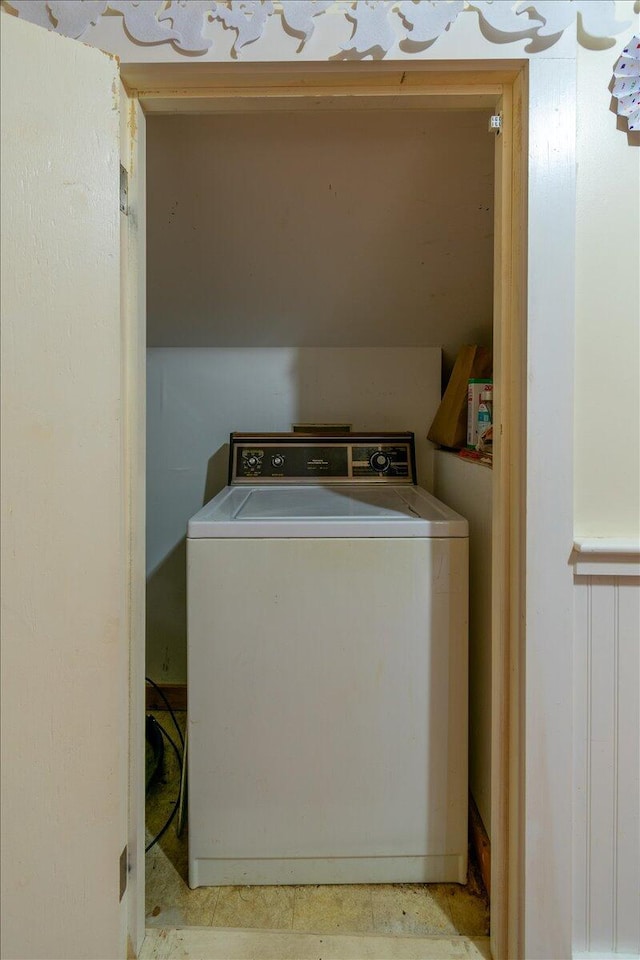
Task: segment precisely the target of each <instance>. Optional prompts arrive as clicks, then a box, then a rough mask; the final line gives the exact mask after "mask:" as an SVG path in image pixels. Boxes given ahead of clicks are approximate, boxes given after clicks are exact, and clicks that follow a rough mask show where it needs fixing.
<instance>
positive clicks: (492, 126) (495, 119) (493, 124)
mask: <svg viewBox="0 0 640 960" xmlns="http://www.w3.org/2000/svg"><path fill="white" fill-rule="evenodd" d="M501 130H502V114H501V113H494V114H493V116H491V117H489V133H496V134H498V133H500V131H501Z"/></svg>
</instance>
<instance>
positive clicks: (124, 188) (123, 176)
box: [120, 164, 129, 217]
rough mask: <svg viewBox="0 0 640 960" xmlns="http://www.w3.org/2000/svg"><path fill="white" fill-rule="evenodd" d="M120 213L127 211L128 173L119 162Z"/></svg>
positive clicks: (126, 212) (125, 213)
mask: <svg viewBox="0 0 640 960" xmlns="http://www.w3.org/2000/svg"><path fill="white" fill-rule="evenodd" d="M120 213H124V215H125V217H126V216H127V214H128V213H129V173H128V171H127V170H125V168H124V167H123V166H122V164H120Z"/></svg>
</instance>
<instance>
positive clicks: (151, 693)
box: [146, 683, 187, 710]
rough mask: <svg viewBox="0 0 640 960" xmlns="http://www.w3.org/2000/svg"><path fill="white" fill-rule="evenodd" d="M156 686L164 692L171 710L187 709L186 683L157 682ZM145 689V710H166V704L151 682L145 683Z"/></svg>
mask: <svg viewBox="0 0 640 960" xmlns="http://www.w3.org/2000/svg"><path fill="white" fill-rule="evenodd" d="M158 687H159V688H160V690H162V692H163V693H164V695H165V697H166V698H167V700H168V701H169V706H170V707H171V709H172V710H186V709H187V685H186V683H159V684H158ZM146 689H147V694H146V696H147V710H166V709H167V705H166V703H165V702H164V701H163V699H162V697H161V696H160V694H159V693H158V691H157V690H155V689H154V687H152V686H151V684H149V683H147V684H146Z"/></svg>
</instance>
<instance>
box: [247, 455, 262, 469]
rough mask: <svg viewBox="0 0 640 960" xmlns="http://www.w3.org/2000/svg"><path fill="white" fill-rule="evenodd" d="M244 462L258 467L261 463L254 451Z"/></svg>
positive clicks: (249, 465)
mask: <svg viewBox="0 0 640 960" xmlns="http://www.w3.org/2000/svg"><path fill="white" fill-rule="evenodd" d="M244 462H245V464H246V465H247V466H248V467H251V468H253V467H257V466H258V464H259V463H260V461H259V460H258V458H257V457H256V456H255V455H254V454H253V453H251V454H249V456H248V457H245V458H244Z"/></svg>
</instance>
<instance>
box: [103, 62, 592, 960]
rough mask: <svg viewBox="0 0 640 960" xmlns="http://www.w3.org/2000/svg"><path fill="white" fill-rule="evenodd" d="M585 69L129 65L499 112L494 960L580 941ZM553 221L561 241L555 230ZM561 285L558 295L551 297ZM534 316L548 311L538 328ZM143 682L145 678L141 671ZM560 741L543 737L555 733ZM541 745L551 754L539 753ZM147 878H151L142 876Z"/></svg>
mask: <svg viewBox="0 0 640 960" xmlns="http://www.w3.org/2000/svg"><path fill="white" fill-rule="evenodd" d="M574 68H575V64H573V63H572V61H570V60H553V59H549V60H544V59H542V60H537V61H533V60H523V61H517V62H516V61H508V62H507V61H481V62H479V61H447V62H437V61H428V62H427V61H422V62H412V63H407V62H405V61H403V62H401V63H397V62H396V63H394V62H384V63H352V62H347V63H344V62H343V63H339V64H338V63H325V62H323V63H313V64H280V63H276V64H265V63H262V64H261V63H256V64H252V63H238V64H216V63H205V64H202V63H201V64H184V63H178V64H176V63H155V64H153V63H151V64H149V63H148V64H123V65H122V66H121V71H122V76H123V80H124V83H125V85H126V87H127V89H128V92H129V94H130V96H131V97H132V98H133V99H137V100H138V101H139V103H140V105H141V106H142V109H143V110H144V112H145V113H147V114H151V113H165V114H166V113H173V114H179V113H214V112H216V113H217V112H227V111H233V112H246V111H251V112H253V111H261V112H262V111H265V110H278V109H281V110H290V109H300V108H301V107H304V106H313V107H314V108H316V109H317V108H324V109H342V108H354V107H358V106H364V107H372V106H387V107H393V108H402V109H407V108H415V109H426V108H429V107H430V108H432V109H434V108H435V109H465V108H466V109H474V108H483V109H486V110H487V116H489V114H490V113H491V112H494V111H496V110H499V111H500V112H501V114H502V116H503V127H502V132H501V133H500V135H499V136H498V139H497V144H496V187H495V197H496V204H495V217H494V224H495V266H494V276H495V284H494V308H495V316H494V354H495V355H494V364H495V371H496V381H497V382H496V402H495V413H496V430H495V462H494V485H493V560H492V611H493V636H492V650H493V653H492V770H491V784H492V810H491V834H492V924H491V948H492V952H493V956H494V957H495V958H496V960H500V958H515V957H522V956H531V957H534V956H557V957H560V956H562V957H564V956H567V957H568V956H570V950H571V910H570V902H571V854H570V849H571V848H570V834H571V809H570V802H571V736H570V731H571V725H570V719H571V696H570V685H569V686H567V687H566V690H565V698H564V701H563V702H557V701H553V691H554V690H555V691H556V692H557V691H558V690H560V689H561V687H562V684H566V683H567V681H569V682H570V680H571V663H570V659H569V660H568V661H567V648H568V650H569V651H570V649H571V637H572V629H573V620H572V616H571V611H572V582H571V579H570V574H569V568H568V565H566V558H567V557H568V555H569V553H570V549H571V543H572V524H573V490H572V470H573V462H572V461H573V456H572V423H573V408H572V400H571V384H572V375H573V327H574V318H573V304H574V299H573V283H574V271H573V250H574V241H573V233H574V225H575V171H574V158H575V76H574V75H573V76H572V73H571V71H572V69H573V71H574V73H575V69H574ZM487 135H489V134H487ZM532 148H533V149H532ZM554 152H555V154H554ZM534 210H535V213H534V216H533V218H532V217H531V212H532V211H534ZM558 227H559V231H560V232H559V238H560V241H562V243H563V245H562V246H560V244H559V240H558V238H554V237H553V236H550V237H548V238H547V236H546V234H547V233H548V231H549V230H553V229H554V228H558ZM554 284H555V285H554ZM558 294H559V296H560V302H557V299H556V300H554V296H555V297H556V298H557V296H558ZM541 310H546V311H547V313H546V315H545V316H544V317H543V318H542V320H543V322H542V323H541V325H540V326H539V327H538V326H535V327H534V326H533V325H532V320H535V321H536V322H537V321H539V320H540V319H541V317H540V311H541ZM556 322H557V323H558V324H559V325H560V328H561V334H560V348H559V350H557V351H556V355H555V357H553V356H551V355H552V354H553V352H554V342H553V338H552V339H551V340H549V339H548V334H549V331H550V328H551V326H552V325H553V324H554V323H556ZM548 361H553V362H552V373H553V376H552V378H551V380H549V381H548V382H546V383H545V391H544V394H543V393H542V392H540V395H538V394H537V393H536V395H535V401H536V403H535V408H534V407H532V405H531V404H530V402H529V401H530V395H531V394H532V393H533V392H535V389H536V387H537V381H536V382H535V383H534V382H533V380H532V375H533V374H535V375H536V376H537V374H538V371H542V372H543V373H544V371H545V365H546V363H547V362H548ZM138 389H139V390H140V391H143V389H144V385H143V384H140V385H139V387H138ZM528 408H529V409H536V410H537V413H536V423H537V424H541V423H543V422H545V418H547V420H546V423H547V424H548V429H549V430H554V428H555V430H556V433H555V441H554V443H553V444H552V448H553V451H554V452H555V454H556V456H555V459H553V460H551V461H550V460H549V458H548V454H547V451H546V450H545V449H544V441H545V436H546V434H545V431H543V430H541V429H540V427H539V426H537V427H536V429H534V430H531V429H530V426H531V425H530V424H528V423H527V409H528ZM558 418H559V419H558ZM558 426H559V427H560V429H558ZM138 442H139V443H143V442H144V438H143V437H142V438H141V437H139V438H138ZM567 531H568V538H567ZM549 542H550V544H551V546H550V547H549ZM563 565H566V566H567V571H566V572H567V577H566V578H565V577H563V576H561V570H562V567H563ZM143 575H144V571H140V570H138V576H139V577H140V576H143ZM556 627H557V629H555V628H556ZM525 631H526V633H525ZM558 635H559V636H560V637H561V638H563V640H566V644H565V645H563V654H562V657H561V661H562V662H561V664H560V669H557V667H556V665H555V664H554V662H553V660H552V659H546V660H545V659H544V657H541V654H540V651H541V650H542V649H543V648H545V647H546V648H548V649H547V652H552V647H553V643H554V641H555V639H556V637H557V636H558ZM532 650H533V653H532ZM531 668H533V670H531ZM138 673H139V669H138ZM132 683H133V685H134V686H135V685H142V684H143V683H144V680H143V677H141V676H139V675H136V671H133V672H132ZM133 697H134V692H133V690H132V698H133ZM550 697H551V698H552V700H551V701H550ZM138 700H139V695H138ZM545 709H549V712H548V713H546V714H545V713H544V712H543V711H544V710H545ZM565 721H568V723H567V726H564V723H565ZM137 722H142V719H141V717H140V718H138V721H137ZM536 724H538V726H537V725H536ZM558 724H559V725H560V727H559V729H558V728H557V725H558ZM556 733H557V737H555V739H554V743H553V744H550V743H549V742H548V740H549V738H548V735H554V736H555V734H556ZM539 734H542V743H541V744H538V743H537V740H538V736H539ZM134 739H135V738H134ZM539 747H541V748H542V749H543V750H544V749H545V748H546V749H550V751H551V755H550V757H549V758H547V762H546V763H545V762H544V757H542V755H541V753H540V749H539ZM541 773H542V777H543V782H540V774H541ZM550 779H553V782H552V783H550V782H549V781H550ZM549 830H551V839H550V840H547V841H546V843H547V844H549V843H551V844H552V845H551V847H548V850H550V851H551V852H552V853H553V855H554V856H555V857H558V858H559V859H558V862H557V863H555V862H554V864H553V870H552V873H553V882H552V883H551V884H550V885H549V886H548V888H547V889H546V890H545V886H546V875H547V872H548V864H547V862H546V860H545V840H544V836H546V834H547V832H548V831H549ZM541 833H542V834H543V835H544V836H542V837H541V836H540V834H541ZM554 835H555V838H556V843H559V844H560V848H561V849H560V853H558V852H557V850H556V849H555V848H554V847H553V837H554ZM558 838H560V839H558ZM567 849H568V854H566V851H567ZM565 854H566V855H565ZM138 883H142V884H143V883H144V872H143V871H141V872H140V877H139V879H138ZM554 897H555V898H556V899H555V900H551V899H550V898H554Z"/></svg>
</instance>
